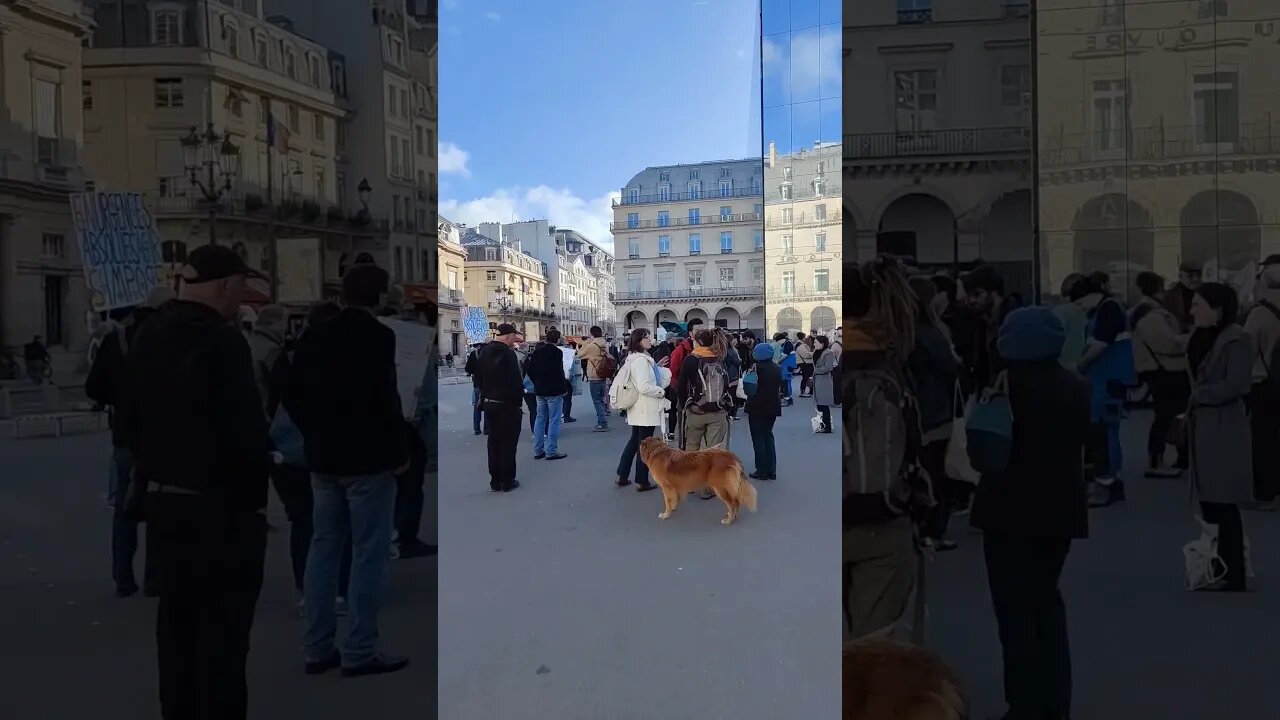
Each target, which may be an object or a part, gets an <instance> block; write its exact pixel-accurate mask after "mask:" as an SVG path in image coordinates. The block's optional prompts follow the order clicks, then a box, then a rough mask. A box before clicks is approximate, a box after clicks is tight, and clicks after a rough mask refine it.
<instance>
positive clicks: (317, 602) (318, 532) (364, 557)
mask: <svg viewBox="0 0 1280 720" xmlns="http://www.w3.org/2000/svg"><path fill="white" fill-rule="evenodd" d="M311 491H312V494H313V495H314V502H315V511H314V515H313V525H314V529H313V534H312V536H311V552H310V553H308V555H307V570H306V578H305V581H304V583H303V595H304V599H305V601H306V602H305V615H306V620H305V630H304V636H303V643H304V645H305V648H306V656H307V660H308V661H316V660H324V659H326V658H329V657H331V656H332V655H333V651H334V648H335V636H336V635H337V616H336V614H335V612H334V599H335V598H336V597H337V596H338V595H339V594H340V593H339V588H338V565H339V562H340V559H341V557H342V546H343V543H344V541H345V540H346V539H347V537H348V536H349V537H350V538H351V580H350V587H349V588H348V590H347V608H348V611H349V614H350V626H349V628H348V629H347V637H346V642H345V643H344V644H343V648H342V664H343V665H344V666H346V667H354V666H358V665H363V664H364V663H367V662H370V661H371V660H373V659H374V658H375V657H376V655H377V646H378V609H379V607H380V606H381V604H382V598H383V595H384V594H385V593H386V589H387V574H388V565H389V564H390V562H391V530H392V524H393V523H392V519H393V516H394V514H395V503H396V481H395V477H394V476H392V474H391V473H381V474H377V475H362V476H357V477H336V476H333V475H319V474H315V475H312V476H311Z"/></svg>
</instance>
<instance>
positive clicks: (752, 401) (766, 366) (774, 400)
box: [746, 360, 782, 418]
mask: <svg viewBox="0 0 1280 720" xmlns="http://www.w3.org/2000/svg"><path fill="white" fill-rule="evenodd" d="M755 371H756V378H757V383H758V384H757V385H756V394H755V395H752V396H750V397H748V398H747V404H746V412H747V414H748V415H756V416H759V417H775V418H776V417H781V416H782V368H780V367H778V364H777V363H775V362H774V361H773V360H764V361H761V362H757V363H756V364H755Z"/></svg>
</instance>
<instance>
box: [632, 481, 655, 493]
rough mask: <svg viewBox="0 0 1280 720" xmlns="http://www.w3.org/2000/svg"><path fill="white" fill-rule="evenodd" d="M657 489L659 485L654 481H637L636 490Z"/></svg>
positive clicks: (647, 490)
mask: <svg viewBox="0 0 1280 720" xmlns="http://www.w3.org/2000/svg"><path fill="white" fill-rule="evenodd" d="M657 489H658V486H657V485H656V484H654V483H636V492H649V491H650V490H657Z"/></svg>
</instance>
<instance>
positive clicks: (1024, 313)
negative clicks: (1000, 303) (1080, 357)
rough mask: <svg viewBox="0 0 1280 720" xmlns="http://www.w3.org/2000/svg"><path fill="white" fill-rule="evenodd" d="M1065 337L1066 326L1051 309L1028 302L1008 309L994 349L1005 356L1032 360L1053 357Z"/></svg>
mask: <svg viewBox="0 0 1280 720" xmlns="http://www.w3.org/2000/svg"><path fill="white" fill-rule="evenodd" d="M1066 341H1067V331H1066V328H1064V327H1063V326H1062V320H1060V319H1059V318H1058V316H1057V315H1055V314H1054V312H1053V311H1052V310H1050V309H1049V308H1047V307H1045V306H1043V305H1032V306H1031V307H1025V308H1020V309H1018V310H1014V311H1013V312H1011V313H1009V316H1008V317H1006V318H1005V319H1004V323H1003V324H1001V325H1000V336H999V337H998V338H997V339H996V350H997V351H999V353H1000V357H1002V358H1004V359H1005V360H1011V361H1014V362H1018V361H1023V362H1027V361H1034V360H1049V359H1053V358H1057V357H1058V356H1060V355H1061V354H1062V346H1063V345H1064V344H1065V343H1066Z"/></svg>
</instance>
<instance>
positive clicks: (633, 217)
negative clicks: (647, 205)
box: [627, 213, 640, 228]
mask: <svg viewBox="0 0 1280 720" xmlns="http://www.w3.org/2000/svg"><path fill="white" fill-rule="evenodd" d="M627 227H629V228H638V227H640V213H627Z"/></svg>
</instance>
